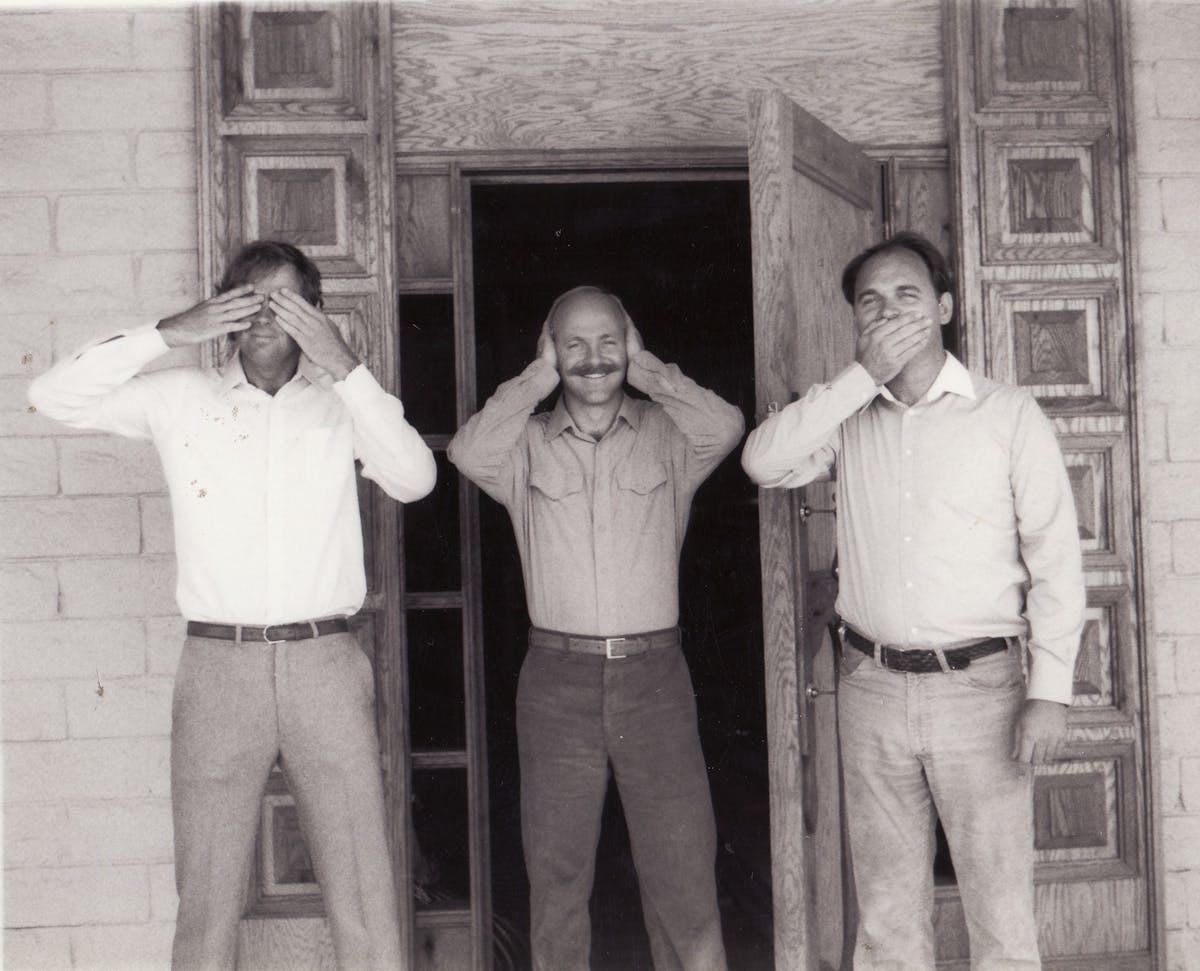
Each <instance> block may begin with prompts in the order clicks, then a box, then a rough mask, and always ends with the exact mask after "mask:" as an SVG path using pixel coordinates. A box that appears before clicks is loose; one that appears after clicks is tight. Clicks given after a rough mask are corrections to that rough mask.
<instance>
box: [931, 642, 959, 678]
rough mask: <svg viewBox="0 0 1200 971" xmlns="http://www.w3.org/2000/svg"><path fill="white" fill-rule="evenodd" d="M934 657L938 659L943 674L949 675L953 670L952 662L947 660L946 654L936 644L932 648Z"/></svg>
mask: <svg viewBox="0 0 1200 971" xmlns="http://www.w3.org/2000/svg"><path fill="white" fill-rule="evenodd" d="M932 650H933V653H934V656H935V657H936V658H937V663H938V667H940V668H941V669H942V674H949V673H950V672H951V671H952V670H954V669H953V668H951V667H950V662H949V661H947V660H946V652H945V651H944V650H942V648H940V647H938V646H937V645H936V644H935V645H934V646H933V648H932Z"/></svg>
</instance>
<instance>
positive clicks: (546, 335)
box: [537, 318, 558, 367]
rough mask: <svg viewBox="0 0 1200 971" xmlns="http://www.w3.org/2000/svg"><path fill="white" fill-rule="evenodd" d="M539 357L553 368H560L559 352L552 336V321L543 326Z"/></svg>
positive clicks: (548, 320)
mask: <svg viewBox="0 0 1200 971" xmlns="http://www.w3.org/2000/svg"><path fill="white" fill-rule="evenodd" d="M537 356H538V357H540V358H542V359H543V360H545V361H546V362H547V363H548V364H550V366H551V367H557V366H558V350H557V348H555V346H554V338H553V337H551V336H550V319H549V318H546V321H545V322H544V323H543V324H542V332H541V333H540V334H539V335H538V342H537Z"/></svg>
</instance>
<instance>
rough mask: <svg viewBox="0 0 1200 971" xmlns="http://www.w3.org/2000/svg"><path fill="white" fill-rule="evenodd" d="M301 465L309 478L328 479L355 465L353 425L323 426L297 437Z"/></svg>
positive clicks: (343, 423) (346, 423)
mask: <svg viewBox="0 0 1200 971" xmlns="http://www.w3.org/2000/svg"><path fill="white" fill-rule="evenodd" d="M297 438H298V441H297V448H298V449H299V451H300V455H299V456H298V457H299V460H300V465H301V466H302V467H303V468H304V469H306V470H307V472H308V474H309V475H310V476H315V477H321V478H329V477H335V478H336V477H337V476H336V473H338V472H340V471H341V470H342V469H344V468H346V466H347V465H353V463H354V429H353V427H352V426H351V423H350V422H348V421H347V422H342V423H341V424H337V425H321V426H320V427H318V428H310V429H308V430H307V431H304V432H301V433H300V435H299V436H297Z"/></svg>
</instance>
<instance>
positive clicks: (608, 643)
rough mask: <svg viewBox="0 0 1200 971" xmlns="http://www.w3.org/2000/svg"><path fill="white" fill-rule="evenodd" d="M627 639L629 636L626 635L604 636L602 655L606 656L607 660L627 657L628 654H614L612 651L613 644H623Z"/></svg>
mask: <svg viewBox="0 0 1200 971" xmlns="http://www.w3.org/2000/svg"><path fill="white" fill-rule="evenodd" d="M628 639H629V638H627V637H606V638H604V656H605V657H606V658H608V660H610V661H616V660H619V659H620V658H623V657H629V655H628V654H614V653H613V645H614V644H618V643H622V644H623V643H624V642H625V641H627V640H628Z"/></svg>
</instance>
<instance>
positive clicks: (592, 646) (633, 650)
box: [529, 627, 679, 661]
mask: <svg viewBox="0 0 1200 971" xmlns="http://www.w3.org/2000/svg"><path fill="white" fill-rule="evenodd" d="M678 643H679V628H678V627H668V628H666V629H664V630H652V631H647V632H646V633H644V634H626V635H625V636H624V637H591V636H589V635H587V634H565V633H563V632H562V631H558V630H546V629H545V628H544V627H530V628H529V646H530V647H545V648H549V649H550V650H553V651H570V652H571V653H572V654H593V655H598V656H599V657H604V658H608V660H610V661H616V660H619V659H620V658H623V657H633V656H635V655H637V654H645V653H646V652H647V651H652V650H654V649H655V648H659V647H673V646H675V645H677V644H678Z"/></svg>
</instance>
